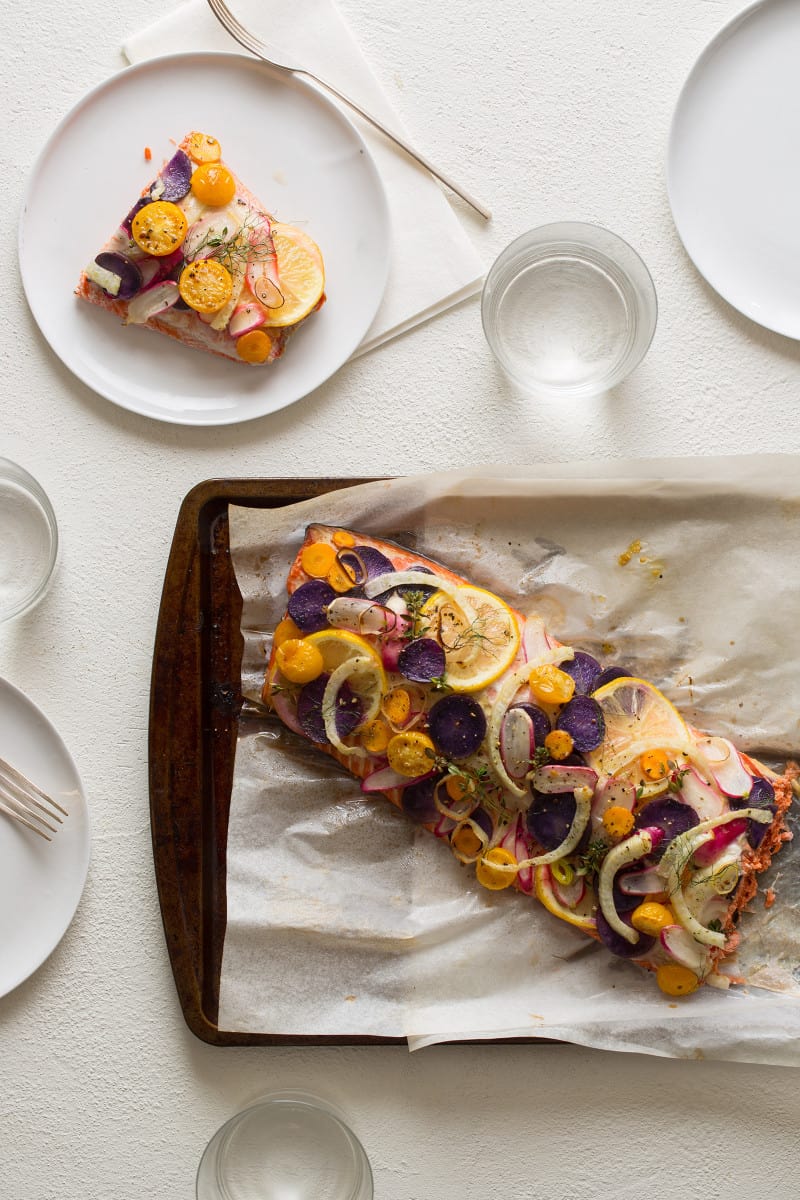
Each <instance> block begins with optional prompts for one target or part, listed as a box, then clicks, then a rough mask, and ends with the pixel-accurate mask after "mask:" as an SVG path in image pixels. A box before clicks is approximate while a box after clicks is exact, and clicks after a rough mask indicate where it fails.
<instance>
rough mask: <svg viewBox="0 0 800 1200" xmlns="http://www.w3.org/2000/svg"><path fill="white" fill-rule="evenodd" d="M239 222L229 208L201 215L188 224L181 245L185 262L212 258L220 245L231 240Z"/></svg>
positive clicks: (234, 235) (239, 226)
mask: <svg viewBox="0 0 800 1200" xmlns="http://www.w3.org/2000/svg"><path fill="white" fill-rule="evenodd" d="M241 224H242V223H241V221H240V220H239V218H238V217H237V216H236V214H235V213H234V212H232V211H231V210H230V209H226V210H225V211H224V212H221V213H212V214H211V215H210V216H208V217H202V218H201V219H200V220H199V221H195V223H194V224H193V225H190V226H189V228H188V229H187V231H186V237H185V238H184V239H183V246H182V249H183V257H184V258H185V259H186V260H187V262H193V261H194V260H196V259H202V258H213V257H214V255H215V254H217V253H218V252H219V250H220V248H221V247H223V246H226V245H228V243H230V242H231V241H233V239H234V238H235V237H236V234H237V233H238V232H239V230H240V228H241Z"/></svg>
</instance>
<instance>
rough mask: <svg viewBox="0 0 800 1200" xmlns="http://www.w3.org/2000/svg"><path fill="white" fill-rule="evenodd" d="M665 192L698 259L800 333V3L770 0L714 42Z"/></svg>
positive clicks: (683, 101) (744, 304) (694, 80)
mask: <svg viewBox="0 0 800 1200" xmlns="http://www.w3.org/2000/svg"><path fill="white" fill-rule="evenodd" d="M667 187H668V191H669V198H670V203H671V205H672V212H673V216H674V219H675V225H676V227H677V230H678V233H679V234H680V237H681V240H682V241H683V244H684V246H685V247H686V250H687V252H688V254H689V256H690V257H691V258H692V260H693V261H694V264H695V266H696V267H697V269H698V270H699V271H700V272H701V274H702V275H704V276H705V278H706V279H707V280H708V282H709V283H710V284H711V286H712V287H713V288H714V289H715V290H716V291H717V292H719V294H720V295H721V296H723V297H724V299H725V300H727V301H728V302H729V303H730V304H732V305H733V306H734V307H735V308H737V309H739V311H740V312H742V313H744V314H745V316H748V317H751V318H752V319H753V320H754V321H758V323H759V324H761V325H764V326H766V327H767V328H768V329H773V330H775V331H776V332H777V333H783V334H786V335H787V336H788V337H793V338H800V4H798V3H797V0H764V2H763V3H759V4H755V5H753V6H752V7H750V8H748V9H747V10H746V11H745V12H743V13H741V14H740V15H739V16H738V17H737V18H736V19H735V20H733V21H732V22H731V23H730V24H729V25H727V26H726V27H725V28H724V29H723V30H721V32H720V33H719V34H717V36H716V37H715V38H714V40H713V41H712V42H711V43H710V44H709V45H708V46H707V47H706V49H705V50H704V51H703V53H702V54H701V56H700V58H699V59H698V61H697V63H696V64H695V66H694V68H693V70H692V72H691V74H690V75H689V78H688V79H687V81H686V84H685V85H684V88H683V91H682V92H681V95H680V98H679V100H678V104H677V108H676V110H675V115H674V118H673V122H672V131H671V135H670V144H669V155H668V167H667Z"/></svg>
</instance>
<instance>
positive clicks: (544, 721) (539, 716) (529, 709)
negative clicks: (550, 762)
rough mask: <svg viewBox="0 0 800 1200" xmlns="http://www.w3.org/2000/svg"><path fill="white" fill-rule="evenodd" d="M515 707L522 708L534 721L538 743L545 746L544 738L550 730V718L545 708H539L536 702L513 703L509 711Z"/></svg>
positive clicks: (534, 731) (534, 734)
mask: <svg viewBox="0 0 800 1200" xmlns="http://www.w3.org/2000/svg"><path fill="white" fill-rule="evenodd" d="M514 708H521V709H522V710H523V712H526V713H527V714H528V716H529V717H530V719H531V720H532V721H533V736H534V739H535V741H536V745H537V746H543V745H544V739H545V738H546V737H547V735H548V733H549V732H550V718H549V717H548V715H547V713H546V712H545V711H544V709H542V708H539V707H538V705H536V704H512V705H511V708H509V710H508V711H509V712H511V710H512V709H514Z"/></svg>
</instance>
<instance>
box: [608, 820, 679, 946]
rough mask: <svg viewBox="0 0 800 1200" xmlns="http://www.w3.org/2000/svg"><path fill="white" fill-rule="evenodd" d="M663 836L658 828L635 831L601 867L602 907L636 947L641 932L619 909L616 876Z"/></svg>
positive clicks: (642, 855)
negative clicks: (625, 919)
mask: <svg viewBox="0 0 800 1200" xmlns="http://www.w3.org/2000/svg"><path fill="white" fill-rule="evenodd" d="M663 836H664V831H663V830H661V829H658V828H655V827H654V828H652V829H641V830H640V831H639V832H638V833H632V834H631V836H630V837H628V838H625V841H624V842H620V843H619V844H618V845H616V846H612V848H611V849H610V850H609V852H608V854H607V855H606V856H605V858H604V859H603V865H602V867H601V868H600V878H599V879H598V881H597V899H598V901H599V902H600V910H601V912H602V914H603V916H604V917H605V919H606V921H607V922H608V924H609V925H610V926H611V928H612V929H613V930H614V932H615V933H618V934H619V936H620V937H621V938H624V939H625V941H626V942H630V944H631V945H632V946H635V945H636V943H637V942H638V941H639V933H638V930H636V929H634V928H633V927H632V926H631V925H627V924H626V923H625V922H624V921H623V920H622V917H621V916H620V915H619V913H618V912H617V906H616V905H615V903H614V879H615V878H616V875H617V872H618V871H620V870H622V868H623V867H625V866H627V865H628V863H632V862H636V861H637V860H638V859H640V858H644V857H645V856H646V855H648V854H649V853H650V851H651V850H652V849H653V847H654V846H657V845H658V843H659V842H660V841H661V839H662V838H663Z"/></svg>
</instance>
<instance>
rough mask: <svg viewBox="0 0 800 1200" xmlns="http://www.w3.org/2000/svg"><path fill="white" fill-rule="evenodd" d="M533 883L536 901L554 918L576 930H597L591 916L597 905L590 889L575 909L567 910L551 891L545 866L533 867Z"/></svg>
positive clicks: (551, 887) (548, 871)
mask: <svg viewBox="0 0 800 1200" xmlns="http://www.w3.org/2000/svg"><path fill="white" fill-rule="evenodd" d="M533 881H534V889H535V891H536V898H537V900H539V901H540V903H541V904H543V905H544V907H545V908H546V909H547V911H548V912H551V913H552V914H553V916H554V917H560V918H561V920H562V921H567V922H568V923H569V924H570V925H575V926H576V928H578V929H587V930H590V929H591V930H594V929H596V928H597V922H596V921H595V919H594V917H593V916H592V910H593V908H594V907H595V905H596V904H597V900H596V898H595V896H594V894H593V893H592V891H591V889H590V888H587V889H586V892H585V893H584V896H583V898H582V900H581V901H580V902H579V903H578V904H577V905H576V906H575V908H567V907H566V905H564V904H562V903H561V901H560V900H559V899H558V897H557V896H556V894H555V892H554V891H553V876H552V873H551V870H550V867H548V866H546V865H545V866H541V867H535V868H534V873H533Z"/></svg>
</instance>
